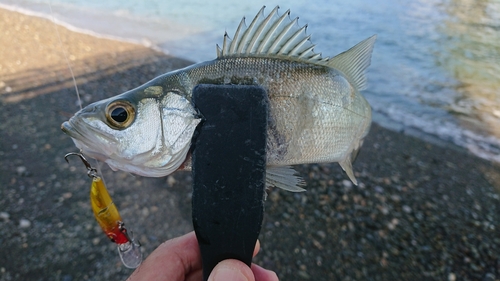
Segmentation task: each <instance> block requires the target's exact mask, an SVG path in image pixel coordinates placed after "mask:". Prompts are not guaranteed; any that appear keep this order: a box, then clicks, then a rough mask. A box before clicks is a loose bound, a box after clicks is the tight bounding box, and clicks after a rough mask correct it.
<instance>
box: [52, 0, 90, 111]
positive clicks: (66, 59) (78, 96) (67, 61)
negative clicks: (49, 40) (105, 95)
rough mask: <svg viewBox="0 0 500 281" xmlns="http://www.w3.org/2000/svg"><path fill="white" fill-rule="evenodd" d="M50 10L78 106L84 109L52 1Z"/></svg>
mask: <svg viewBox="0 0 500 281" xmlns="http://www.w3.org/2000/svg"><path fill="white" fill-rule="evenodd" d="M49 8H50V18H51V20H52V23H54V29H55V30H56V35H57V39H58V40H59V46H60V48H61V49H62V52H63V55H64V60H65V61H66V65H67V66H68V69H69V72H70V73H71V78H73V85H74V86H75V91H76V97H77V98H78V105H79V106H80V109H82V100H81V99H80V92H79V91H78V85H77V84H76V79H75V74H74V73H73V68H72V67H71V64H70V63H69V60H68V54H67V52H66V48H64V45H63V42H62V39H61V35H60V34H59V29H58V28H57V24H56V19H55V17H54V12H53V11H52V2H51V1H49Z"/></svg>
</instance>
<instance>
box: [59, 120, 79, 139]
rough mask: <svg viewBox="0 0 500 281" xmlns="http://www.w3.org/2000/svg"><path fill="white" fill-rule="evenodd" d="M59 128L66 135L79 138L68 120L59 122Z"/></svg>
mask: <svg viewBox="0 0 500 281" xmlns="http://www.w3.org/2000/svg"><path fill="white" fill-rule="evenodd" d="M61 130H62V131H63V132H64V133H65V134H66V135H68V136H70V137H72V138H75V139H79V138H78V136H81V135H80V134H79V133H78V132H77V131H76V130H75V128H74V127H73V126H71V123H70V121H65V122H64V123H62V124H61Z"/></svg>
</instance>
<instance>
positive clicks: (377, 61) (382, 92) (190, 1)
mask: <svg viewBox="0 0 500 281" xmlns="http://www.w3.org/2000/svg"><path fill="white" fill-rule="evenodd" d="M49 2H50V4H51V7H52V11H51V9H50V6H49ZM263 5H266V6H267V9H266V13H267V12H269V11H270V10H271V9H272V8H274V7H275V6H276V5H281V9H280V13H284V12H285V11H286V10H287V9H290V10H291V17H296V16H300V19H299V24H301V25H304V24H306V23H307V24H308V28H307V31H308V33H310V34H312V38H311V40H312V42H313V43H314V44H316V45H317V47H316V48H315V51H316V52H321V53H322V54H323V56H334V55H336V54H338V53H340V52H342V51H345V50H347V49H348V48H350V47H352V46H353V45H354V44H356V43H358V42H359V41H361V40H363V39H365V38H367V37H369V36H371V35H373V34H377V35H378V37H377V42H376V45H375V49H374V53H373V58H372V65H371V66H370V68H369V70H368V89H367V90H366V91H364V92H363V94H364V95H365V96H366V98H367V99H368V101H369V102H370V104H371V106H372V108H373V112H374V120H375V122H377V123H379V124H380V125H382V126H385V127H389V128H391V129H395V130H399V131H404V132H407V133H410V134H414V135H417V136H419V137H423V138H426V139H430V140H441V141H445V142H452V143H454V144H457V145H459V146H462V147H464V148H466V149H468V150H469V151H471V152H472V153H474V154H476V155H478V156H480V157H483V158H485V159H489V160H493V161H496V162H500V43H499V42H500V1H494V0H491V1H488V0H413V1H403V0H399V1H398V0H380V1H376V2H375V1H369V0H351V1H331V0H318V1H299V0H287V1H285V2H284V3H281V4H280V3H279V2H277V1H275V0H272V1H267V2H255V1H227V0H210V1H200V0H183V1H167V0H146V1H130V0H99V1H96V0H50V1H49V0H0V7H4V8H8V9H13V10H17V11H20V12H24V13H27V14H31V15H37V16H42V17H47V18H50V19H53V20H55V21H56V22H57V23H59V24H62V25H65V26H66V27H68V28H70V29H72V30H75V31H79V32H84V33H89V34H92V35H95V36H102V37H108V38H114V39H119V40H124V41H132V42H137V43H141V44H144V45H146V46H148V47H152V48H156V49H159V50H161V51H163V52H165V53H166V54H169V55H174V56H178V57H183V58H186V59H189V60H192V61H195V62H200V61H205V60H211V59H214V58H215V56H216V52H215V44H219V45H221V43H222V38H223V34H224V32H225V31H227V32H228V33H229V34H230V35H232V34H233V33H234V31H235V30H236V27H237V26H238V24H239V22H240V20H241V18H242V17H243V16H246V21H247V23H249V22H250V21H251V20H252V19H253V17H254V16H255V14H256V13H257V11H258V10H259V9H260V8H261V7H262V6H263ZM151 78H153V77H151Z"/></svg>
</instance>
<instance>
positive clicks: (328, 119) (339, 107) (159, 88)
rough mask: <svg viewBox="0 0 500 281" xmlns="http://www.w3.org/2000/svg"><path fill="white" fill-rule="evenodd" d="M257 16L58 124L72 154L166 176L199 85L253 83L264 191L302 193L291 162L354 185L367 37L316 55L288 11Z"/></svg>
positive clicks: (194, 116)
mask: <svg viewBox="0 0 500 281" xmlns="http://www.w3.org/2000/svg"><path fill="white" fill-rule="evenodd" d="M264 9H265V6H264V7H262V9H260V11H259V12H258V13H257V15H256V16H255V17H254V19H253V20H252V22H251V23H250V24H249V25H248V26H247V25H246V21H245V18H243V19H242V20H241V22H240V24H239V26H238V28H237V30H236V32H235V34H234V36H233V37H232V38H230V37H229V36H228V34H227V32H226V33H225V34H224V39H223V44H222V47H220V46H219V45H217V46H216V51H217V57H216V58H215V59H214V60H211V61H206V62H201V63H197V64H193V65H191V66H188V67H186V68H183V69H179V70H175V71H172V72H168V73H165V74H163V75H160V76H158V77H156V78H154V79H152V80H151V81H149V82H147V83H145V84H143V85H141V86H139V87H137V88H135V89H132V90H129V91H127V92H125V93H122V94H119V95H116V96H113V97H110V98H107V99H104V100H101V101H97V102H95V103H92V104H90V105H88V106H86V107H84V108H83V109H81V110H80V111H78V112H77V113H75V115H74V116H73V117H71V118H70V119H69V120H68V121H66V122H64V123H63V124H62V125H61V129H62V131H63V132H64V133H66V134H68V135H69V136H70V137H71V138H72V139H73V141H74V143H75V145H76V147H77V148H79V149H80V151H81V152H82V153H84V154H85V155H87V156H90V157H92V158H95V159H97V160H100V161H103V162H105V163H107V164H108V165H109V166H110V167H111V168H112V169H113V170H122V171H125V172H129V173H132V174H137V175H141V176H146V177H163V176H167V175H169V174H171V173H173V172H175V171H176V170H178V169H179V168H183V167H185V166H187V165H186V164H185V163H188V162H189V158H190V156H189V155H190V154H189V152H190V148H191V140H192V138H193V135H194V134H195V131H196V128H197V126H198V125H199V124H200V122H201V121H202V116H200V114H199V113H198V111H197V109H196V105H195V104H193V102H192V90H193V88H194V87H196V86H197V85H199V84H216V85H223V84H234V85H258V86H261V87H263V88H264V89H265V90H266V92H267V95H268V100H269V112H268V116H269V117H268V128H267V141H266V153H267V156H266V157H267V162H266V165H267V168H266V169H267V171H266V181H267V183H268V185H272V186H276V187H279V188H282V189H285V190H289V191H292V192H299V191H304V189H303V188H302V186H304V181H303V180H302V179H301V178H300V177H299V176H298V175H297V174H296V172H295V170H293V168H292V166H293V165H298V164H309V163H332V162H338V163H339V164H340V166H341V167H342V169H343V170H344V171H345V173H346V174H347V176H348V177H349V178H350V180H351V181H352V182H353V183H354V184H357V180H356V178H355V176H354V172H353V168H352V162H353V161H354V160H355V158H356V156H357V154H358V151H359V149H360V147H361V146H362V144H363V140H364V138H365V137H366V136H367V134H368V132H369V130H370V125H371V121H372V118H371V107H370V105H369V103H368V101H367V100H366V99H365V98H364V97H363V95H362V94H361V93H360V91H362V90H364V89H365V88H366V75H365V72H366V69H367V68H368V66H369V65H370V62H371V56H372V51H373V47H374V43H375V40H376V35H373V36H371V37H369V38H367V39H365V40H363V41H361V42H360V43H358V44H357V45H355V46H354V47H352V48H350V49H348V50H347V51H345V52H342V53H340V54H338V55H336V56H334V57H331V58H330V57H322V54H321V53H316V52H315V51H314V48H315V45H314V44H313V43H312V42H311V40H310V38H311V36H310V35H308V34H307V31H306V29H307V25H305V26H300V25H299V24H298V17H297V18H294V19H292V18H291V17H290V10H287V11H286V12H285V13H283V14H281V15H280V13H279V12H278V9H279V7H278V6H277V7H275V8H274V9H273V10H272V11H271V12H270V13H269V14H268V15H265V12H264Z"/></svg>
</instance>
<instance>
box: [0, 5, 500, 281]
mask: <svg viewBox="0 0 500 281" xmlns="http://www.w3.org/2000/svg"><path fill="white" fill-rule="evenodd" d="M55 28H56V26H55V25H54V24H53V23H51V22H50V21H47V20H44V19H40V18H36V17H31V16H26V15H22V14H19V13H16V12H11V11H6V10H1V9H0V38H1V41H0V42H1V48H0V114H1V118H2V122H0V131H1V137H0V161H1V163H0V280H1V281H3V280H65V281H69V280H123V279H125V278H126V277H127V276H128V275H129V274H130V273H131V270H129V269H126V268H124V267H123V266H122V265H121V262H120V261H119V258H118V255H117V254H116V249H115V247H114V245H113V244H112V243H110V242H109V241H108V240H107V238H106V237H104V235H103V234H102V233H101V230H100V229H99V227H98V225H97V223H96V222H95V221H94V219H93V215H92V213H91V210H90V204H89V199H88V195H89V194H88V193H89V185H90V182H89V179H88V178H87V177H86V174H85V168H84V166H83V164H81V162H79V161H78V160H76V159H75V161H71V163H70V165H68V164H67V163H66V162H65V161H64V159H63V156H64V154H65V153H67V152H70V151H75V150H76V149H75V147H74V145H73V143H72V141H71V140H70V138H69V137H68V136H66V135H64V134H63V133H62V132H61V131H60V129H59V128H60V124H61V123H62V122H64V121H66V120H67V119H68V118H69V117H71V115H72V114H73V113H74V112H76V111H77V110H78V106H77V99H76V94H75V90H74V87H73V82H72V78H71V73H70V72H69V70H68V68H67V65H66V61H65V55H64V53H66V56H67V57H68V59H69V61H70V64H71V65H72V67H73V71H74V73H75V76H76V80H77V83H78V87H79V90H80V93H81V95H82V100H83V104H84V105H86V104H89V103H90V102H93V101H96V100H99V99H102V98H105V97H109V96H112V95H116V94H119V93H121V92H123V91H126V90H128V89H132V88H134V87H136V86H138V85H140V84H142V83H144V82H146V81H148V80H150V79H152V78H154V77H155V76H157V75H159V74H162V73H165V72H167V71H169V70H172V69H177V68H180V67H183V66H186V65H189V64H190V62H188V61H185V60H181V59H177V58H174V57H169V56H166V55H164V54H161V53H158V52H155V51H153V50H151V49H148V48H145V47H143V46H140V45H134V44H129V43H124V42H117V41H113V40H107V39H102V38H95V37H92V36H88V35H84V34H79V33H75V32H71V31H68V30H66V29H65V28H63V27H61V26H58V27H57V30H58V31H59V33H60V37H61V41H59V39H58V37H57V35H56V32H55ZM63 50H65V51H63ZM214 57H215V54H214ZM297 169H298V170H299V171H300V173H301V175H302V176H303V177H304V179H305V180H306V182H307V189H308V190H307V192H305V193H301V194H292V193H288V192H285V191H282V190H277V189H271V190H269V192H268V193H269V196H268V199H267V201H266V202H265V208H266V210H265V219H264V223H263V228H262V231H261V236H260V239H261V243H262V251H261V253H260V254H259V255H258V256H257V258H256V259H255V261H256V262H257V263H259V264H261V265H263V266H265V267H267V268H269V269H273V270H275V271H276V272H277V273H278V275H279V276H280V277H281V280H309V279H310V280H423V279H425V280H500V259H499V258H498V253H499V252H500V235H499V234H500V166H499V165H498V164H493V163H490V162H487V161H484V160H482V159H479V158H477V157H475V156H473V155H471V154H469V153H467V152H465V151H464V150H462V149H460V148H457V147H454V146H452V145H446V146H436V145H434V144H431V143H427V142H424V141H421V140H419V139H416V138H413V137H410V136H406V135H405V134H404V133H402V132H392V131H388V130H386V129H383V128H381V127H379V126H377V125H375V124H374V125H373V127H372V131H371V132H370V134H369V136H368V138H367V140H366V141H365V144H364V146H363V149H362V150H361V153H360V155H359V157H358V159H357V161H356V163H355V164H354V170H355V171H356V176H357V178H358V181H359V182H360V185H359V186H357V187H356V186H353V185H352V184H350V182H349V181H348V178H347V177H346V175H344V174H343V172H342V171H341V169H340V168H339V167H338V165H337V164H322V165H304V166H299V167H297ZM103 175H104V178H105V180H106V183H107V185H108V187H109V188H110V189H111V193H112V196H113V198H114V200H115V202H116V204H117V205H118V207H119V209H120V212H121V214H122V217H123V219H124V221H125V223H126V224H127V226H128V228H129V229H130V230H132V231H134V233H135V235H136V237H138V238H139V240H140V241H141V242H142V244H143V250H144V255H145V256H147V255H148V254H149V253H150V252H151V251H152V250H154V248H156V247H157V246H158V245H159V244H160V243H161V242H162V241H164V240H166V239H170V238H172V237H176V236H179V235H181V234H183V233H186V232H188V231H190V230H191V229H192V225H191V206H190V204H191V199H190V194H191V176H190V174H189V173H186V172H181V173H175V174H174V175H172V176H169V177H167V178H160V179H148V178H142V177H134V176H131V175H128V174H126V173H122V172H112V171H110V170H109V168H107V167H103Z"/></svg>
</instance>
